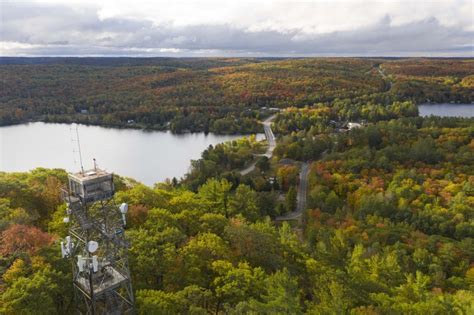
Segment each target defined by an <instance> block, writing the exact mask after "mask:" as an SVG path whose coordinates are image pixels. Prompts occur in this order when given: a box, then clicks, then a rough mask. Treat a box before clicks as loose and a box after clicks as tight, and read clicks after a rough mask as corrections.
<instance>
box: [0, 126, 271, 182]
mask: <svg viewBox="0 0 474 315" xmlns="http://www.w3.org/2000/svg"><path fill="white" fill-rule="evenodd" d="M75 130H76V129H75V125H69V124H49V123H42V122H35V123H29V124H22V125H15V126H7V127H0V171H6V172H13V171H28V170H31V169H34V168H36V167H46V168H63V169H66V170H68V171H79V170H80V163H79V155H78V153H77V144H76V142H75V139H76V135H75V132H76V131H75ZM262 130H263V128H262ZM79 137H80V145H81V151H82V160H83V164H84V168H85V169H89V168H92V167H93V161H92V159H93V158H96V160H97V164H98V166H99V167H101V168H103V169H106V170H108V171H112V172H114V173H117V174H119V175H123V176H128V177H132V178H134V179H136V180H138V181H140V182H142V183H144V184H147V185H153V184H154V183H156V182H160V181H163V180H165V179H166V178H173V177H177V178H180V177H182V176H183V175H184V174H185V173H187V172H188V170H189V167H190V165H191V164H190V161H191V160H192V159H198V158H200V156H201V153H202V151H204V150H205V149H206V148H207V147H208V146H209V145H211V144H212V145H215V144H218V143H221V142H225V141H228V140H232V139H236V138H240V137H242V136H239V135H215V134H207V135H206V134H204V133H190V134H182V135H177V134H173V133H171V132H163V131H143V130H135V129H114V128H104V127H98V126H85V125H79ZM263 138H264V136H263V135H262V134H259V135H258V139H263ZM73 139H74V141H72V140H73ZM73 150H74V151H76V152H73Z"/></svg>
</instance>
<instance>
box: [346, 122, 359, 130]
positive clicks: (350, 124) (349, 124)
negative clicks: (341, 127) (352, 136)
mask: <svg viewBox="0 0 474 315" xmlns="http://www.w3.org/2000/svg"><path fill="white" fill-rule="evenodd" d="M361 127H362V124H360V123H356V122H349V123H347V129H349V130H352V129H355V128H361Z"/></svg>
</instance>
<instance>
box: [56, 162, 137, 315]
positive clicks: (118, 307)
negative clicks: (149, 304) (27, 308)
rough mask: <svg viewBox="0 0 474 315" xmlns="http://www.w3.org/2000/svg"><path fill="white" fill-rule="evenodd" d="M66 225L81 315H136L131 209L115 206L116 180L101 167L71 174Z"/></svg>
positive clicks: (66, 250) (66, 253)
mask: <svg viewBox="0 0 474 315" xmlns="http://www.w3.org/2000/svg"><path fill="white" fill-rule="evenodd" d="M68 179H69V189H67V190H66V189H65V190H63V199H64V200H65V201H66V203H67V206H68V208H67V214H68V216H67V217H66V218H64V222H66V223H68V224H69V236H67V237H66V240H65V242H61V251H62V255H63V257H68V258H70V259H71V260H72V274H73V286H74V298H75V303H76V306H77V311H78V313H80V314H133V313H134V298H133V291H132V284H131V279H130V271H129V267H128V259H127V252H128V247H129V244H128V242H127V240H126V239H125V233H124V227H125V213H126V212H127V209H128V206H127V204H122V205H120V207H118V206H117V205H116V204H115V203H114V201H113V196H114V193H115V189H114V184H113V175H112V174H110V173H107V172H105V171H103V170H100V169H98V168H97V167H95V168H94V169H93V170H89V171H85V172H84V171H82V172H79V173H75V174H69V175H68Z"/></svg>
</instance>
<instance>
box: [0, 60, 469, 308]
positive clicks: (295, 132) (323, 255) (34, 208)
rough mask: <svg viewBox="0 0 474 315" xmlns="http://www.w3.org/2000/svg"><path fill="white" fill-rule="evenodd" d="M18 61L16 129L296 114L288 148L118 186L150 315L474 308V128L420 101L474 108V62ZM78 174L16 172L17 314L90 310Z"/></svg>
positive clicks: (9, 299)
mask: <svg viewBox="0 0 474 315" xmlns="http://www.w3.org/2000/svg"><path fill="white" fill-rule="evenodd" d="M2 63H3V64H2V66H0V71H1V75H2V90H1V91H0V93H1V105H0V106H1V107H0V119H1V121H2V124H10V123H18V122H22V121H26V120H29V119H33V120H35V119H42V120H45V121H66V122H67V121H80V122H85V123H94V124H104V125H111V126H129V127H147V128H157V129H164V128H170V129H171V130H173V131H176V132H183V131H186V130H189V131H201V130H203V131H214V132H219V133H226V132H228V133H235V132H253V131H258V132H262V129H263V127H262V125H261V124H260V123H259V122H258V121H259V120H261V118H263V117H264V116H268V114H269V111H268V110H266V109H263V107H281V108H283V110H281V111H279V112H278V113H277V115H276V118H275V120H274V122H273V126H272V128H273V130H274V132H275V134H277V135H278V137H277V141H276V142H277V145H276V147H275V149H274V151H273V155H269V156H264V155H263V154H262V153H264V152H266V149H267V147H266V143H265V142H262V141H257V140H256V137H255V136H249V137H247V138H243V139H239V140H234V141H231V142H228V143H223V144H218V145H216V146H210V147H208V148H207V149H206V150H205V151H204V152H203V153H202V155H201V158H200V159H198V160H195V161H192V162H191V168H190V170H189V172H188V174H186V176H184V178H182V179H176V178H174V179H172V180H168V181H166V182H165V183H157V184H156V185H155V186H154V187H153V188H152V187H147V186H145V185H143V184H140V183H138V182H136V181H134V180H133V179H130V178H123V177H120V176H119V175H115V176H114V181H115V187H116V190H117V192H116V194H115V202H117V203H122V202H125V203H128V204H129V206H130V208H129V212H128V214H127V216H128V218H127V222H128V225H127V229H126V235H127V237H128V239H129V240H130V243H131V247H130V253H129V254H130V255H129V260H130V269H131V275H132V283H133V289H134V291H135V297H136V307H137V311H138V313H139V314H473V313H474V118H440V117H418V108H417V106H416V103H417V102H421V101H426V99H429V100H430V101H440V102H441V101H449V102H457V101H463V102H471V101H473V95H472V93H473V90H474V89H473V85H472V84H473V80H472V73H473V72H474V71H473V62H472V60H470V59H469V60H461V59H453V60H447V59H416V60H414V59H344V58H342V59H339V58H335V59H291V60H285V59H120V58H119V59H114V58H112V59H108V60H107V61H106V62H103V61H101V60H98V59H94V58H90V59H89V58H86V59H83V60H78V59H62V58H59V59H54V58H53V59H49V58H45V59H34V60H32V59H2ZM84 110H85V111H84ZM81 111H84V113H80V112H81ZM130 121H132V122H130ZM349 123H350V124H352V125H350V124H349ZM8 154H12V153H8ZM252 163H254V167H253V168H251V171H250V172H248V173H247V172H242V171H241V170H242V169H243V168H246V167H247V166H248V165H249V164H252ZM302 165H305V167H304V168H303V167H302ZM307 166H308V167H307ZM303 169H305V170H306V169H309V173H307V174H308V176H307V180H306V179H305V178H304V177H302V176H301V174H302V173H303V171H302V170H303ZM243 174H245V175H243ZM66 179H67V173H66V172H65V171H64V170H60V169H52V170H50V169H35V170H32V171H31V172H27V173H4V172H0V313H1V314H68V313H72V312H73V296H72V282H71V264H70V263H71V262H70V261H69V260H67V259H62V258H61V254H60V253H61V251H60V246H59V244H60V240H61V239H63V238H64V237H65V236H66V235H67V233H68V226H67V224H66V223H64V222H63V217H64V215H65V210H66V205H65V203H64V202H63V201H62V200H61V198H60V189H61V187H63V186H64V185H65V184H66ZM303 182H304V183H305V185H303ZM306 184H307V189H305V190H304V191H305V192H307V194H306V197H305V201H306V203H305V205H306V207H305V208H304V209H301V211H300V212H299V213H297V212H298V205H299V204H301V203H299V201H300V200H298V197H297V196H298V195H299V193H300V191H301V187H306ZM300 196H301V195H300ZM288 214H293V215H294V216H293V217H292V218H291V219H288V218H287V215H288Z"/></svg>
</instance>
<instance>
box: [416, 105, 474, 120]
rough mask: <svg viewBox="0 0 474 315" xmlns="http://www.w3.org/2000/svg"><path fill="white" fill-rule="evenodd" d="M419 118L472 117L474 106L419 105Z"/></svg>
mask: <svg viewBox="0 0 474 315" xmlns="http://www.w3.org/2000/svg"><path fill="white" fill-rule="evenodd" d="M418 111H419V112H420V116H430V115H434V116H442V117H474V104H449V103H443V104H420V105H418Z"/></svg>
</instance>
